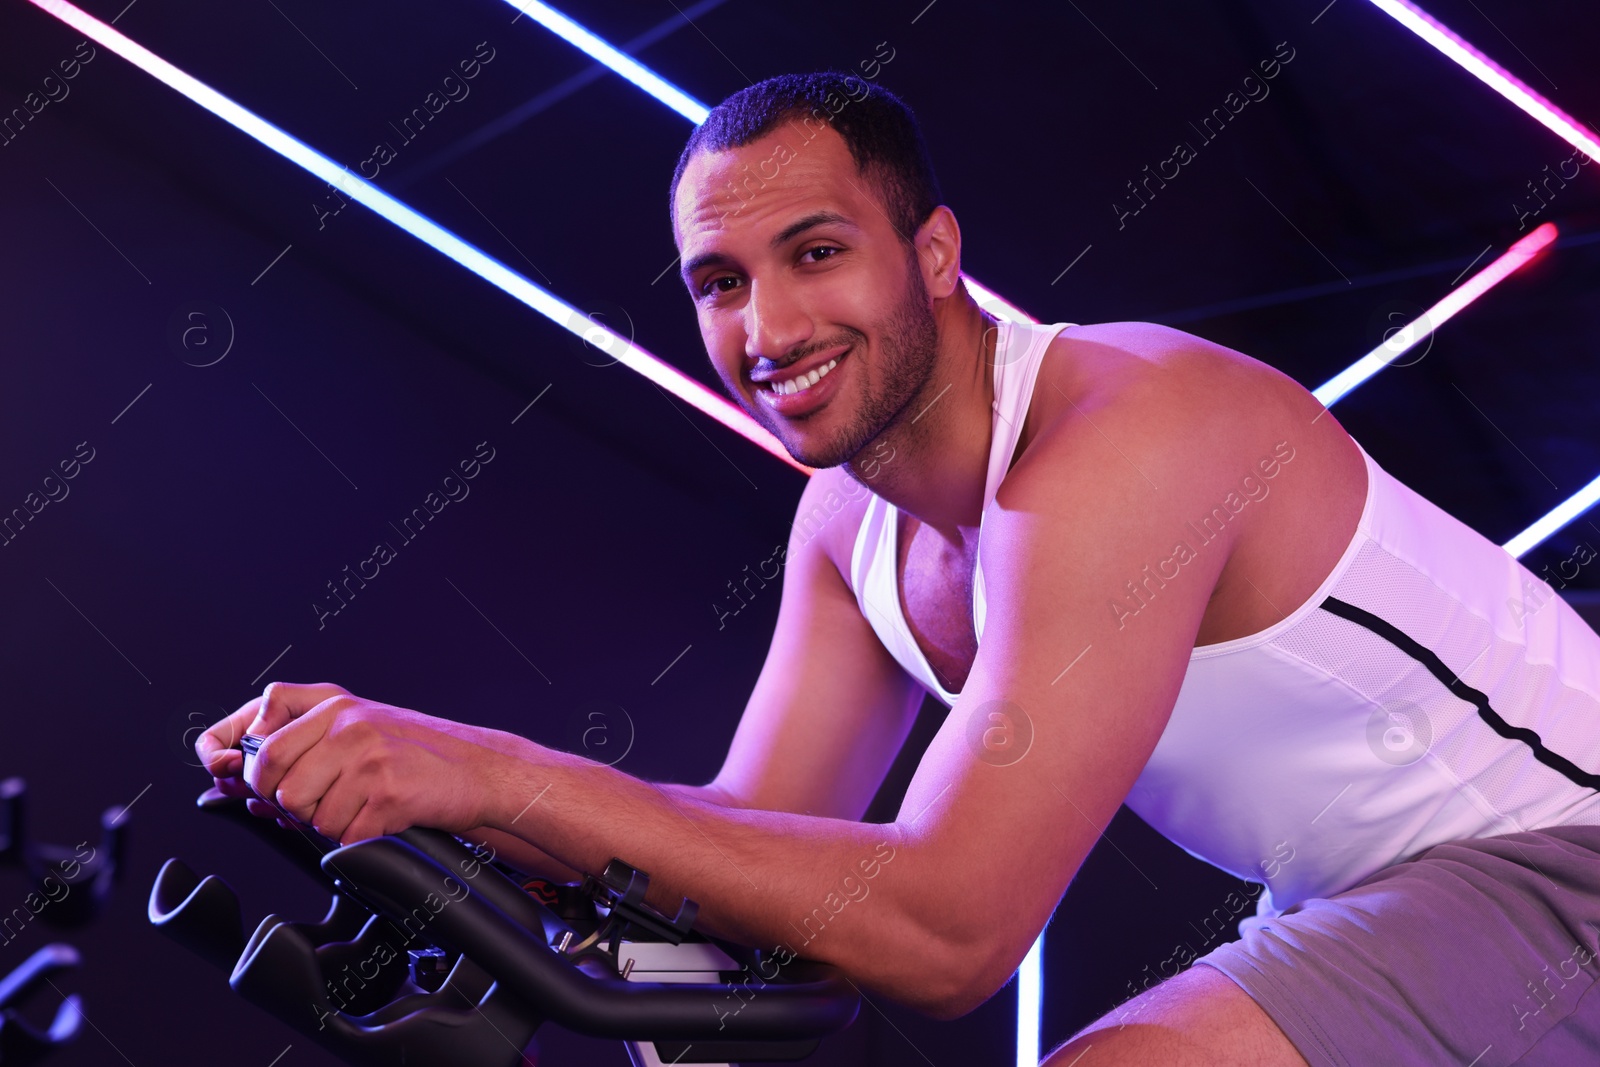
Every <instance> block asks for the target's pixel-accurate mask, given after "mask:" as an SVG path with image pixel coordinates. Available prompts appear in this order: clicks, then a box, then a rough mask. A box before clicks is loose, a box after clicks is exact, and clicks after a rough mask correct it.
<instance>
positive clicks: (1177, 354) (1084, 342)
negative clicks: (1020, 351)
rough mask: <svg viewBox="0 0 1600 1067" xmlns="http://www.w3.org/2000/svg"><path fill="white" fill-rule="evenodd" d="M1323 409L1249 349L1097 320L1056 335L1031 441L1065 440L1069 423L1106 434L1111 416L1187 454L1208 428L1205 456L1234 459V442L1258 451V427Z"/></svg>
mask: <svg viewBox="0 0 1600 1067" xmlns="http://www.w3.org/2000/svg"><path fill="white" fill-rule="evenodd" d="M1320 410H1321V405H1320V404H1318V403H1317V401H1316V399H1315V398H1314V397H1312V396H1311V394H1310V393H1309V392H1307V391H1306V389H1305V388H1304V387H1303V386H1301V385H1300V384H1299V383H1298V382H1295V381H1294V380H1293V379H1292V378H1289V377H1288V376H1287V375H1285V374H1283V373H1282V372H1281V371H1278V370H1276V369H1274V368H1273V367H1271V366H1269V365H1268V364H1266V363H1263V362H1261V361H1260V360H1257V359H1254V358H1252V357H1250V356H1247V355H1245V354H1244V353H1242V352H1237V351H1234V350H1233V349H1230V348H1226V347H1224V346H1222V345H1219V344H1215V343H1214V342H1211V341H1207V340H1206V339H1204V338H1202V337H1197V336H1195V335H1194V334H1190V333H1185V332H1183V331H1182V330H1175V329H1173V328H1171V327H1169V326H1161V325H1157V324H1156V323H1150V322H1108V323H1096V324H1089V325H1083V326H1072V327H1069V328H1067V329H1063V330H1062V331H1060V332H1059V333H1058V334H1056V336H1055V337H1054V338H1052V339H1051V342H1050V345H1049V348H1048V349H1047V350H1046V352H1045V354H1044V357H1043V360H1042V362H1041V364H1040V367H1039V376H1038V380H1037V381H1036V382H1035V383H1034V389H1033V398H1032V403H1031V405H1030V408H1029V412H1028V420H1027V421H1028V423H1029V426H1028V433H1027V437H1028V442H1027V443H1028V444H1030V445H1031V444H1033V443H1035V442H1038V443H1043V442H1045V441H1047V440H1050V439H1052V438H1053V437H1056V436H1059V432H1058V431H1059V430H1060V428H1061V427H1063V426H1077V427H1087V428H1088V432H1094V433H1103V432H1104V426H1103V425H1101V424H1102V423H1104V422H1110V423H1112V424H1115V425H1117V426H1118V427H1120V428H1121V429H1122V430H1123V431H1124V432H1125V433H1129V434H1133V435H1135V436H1136V437H1137V438H1138V439H1139V442H1140V443H1143V444H1154V445H1157V446H1158V447H1159V446H1166V447H1171V448H1176V449H1179V450H1192V449H1194V448H1195V447H1196V446H1197V445H1201V444H1202V442H1201V441H1197V440H1196V439H1195V435H1196V434H1203V435H1204V442H1203V444H1204V446H1205V448H1206V452H1207V454H1208V455H1209V456H1210V457H1211V458H1213V459H1214V460H1216V461H1217V462H1226V460H1227V459H1228V448H1229V447H1230V446H1231V445H1234V444H1237V445H1238V446H1239V447H1241V448H1249V447H1254V444H1255V441H1254V439H1255V438H1256V437H1257V436H1258V433H1256V432H1252V431H1254V430H1258V429H1260V428H1263V427H1266V426H1269V425H1274V424H1276V425H1283V424H1288V423H1291V422H1298V421H1301V420H1302V419H1303V420H1305V421H1309V420H1310V419H1312V418H1315V417H1316V415H1317V414H1318V413H1319V412H1320ZM1051 431H1057V432H1055V433H1052V432H1051ZM1058 458H1062V457H1058Z"/></svg>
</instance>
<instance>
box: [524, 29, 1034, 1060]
mask: <svg viewBox="0 0 1600 1067" xmlns="http://www.w3.org/2000/svg"><path fill="white" fill-rule="evenodd" d="M505 2H506V3H507V4H509V5H511V6H512V7H514V8H516V9H517V10H518V11H522V12H525V13H526V14H528V15H530V16H532V17H534V18H537V19H538V21H539V23H540V24H541V25H543V26H546V27H548V28H549V29H550V30H551V32H553V33H555V34H557V35H558V36H560V37H561V38H562V39H563V40H566V41H569V42H571V43H572V44H573V45H574V46H576V47H577V48H580V49H582V50H583V51H584V52H585V53H587V54H588V55H589V56H591V57H592V58H594V59H595V60H597V61H598V62H600V63H603V64H605V65H606V66H608V67H610V68H611V69H612V70H614V71H616V72H617V73H618V74H620V75H622V76H623V77H624V78H627V79H628V80H629V81H631V82H632V83H633V84H635V85H637V86H638V87H639V88H641V89H643V90H644V91H645V92H647V93H649V94H650V95H651V96H653V97H655V98H656V99H657V100H659V101H661V102H662V103H663V104H666V105H667V106H668V107H670V108H672V110H674V111H676V112H677V113H678V114H680V115H682V116H683V117H684V118H686V119H688V120H689V121H690V122H692V123H694V124H695V125H696V126H698V125H700V124H701V123H703V122H704V121H705V120H706V115H707V114H709V113H710V109H709V108H707V107H706V106H705V105H704V104H701V103H700V102H699V101H698V100H695V99H694V97H692V96H690V95H689V94H687V93H685V92H684V91H683V90H681V89H679V88H678V87H677V86H676V85H673V84H672V83H671V82H669V81H667V80H666V79H665V78H662V77H661V76H659V75H658V74H656V73H655V72H654V71H652V70H650V69H648V68H647V67H645V66H644V65H642V64H640V63H639V62H637V61H636V60H634V59H632V58H631V57H629V56H627V55H625V54H624V53H622V52H621V51H619V50H618V49H617V48H615V47H614V46H612V45H611V44H609V43H607V42H606V41H604V40H601V39H600V38H599V37H597V36H595V35H594V34H593V33H591V32H589V31H588V30H587V29H585V28H583V27H582V26H580V25H578V24H577V23H576V22H574V21H572V20H571V19H569V18H567V16H565V15H563V14H561V13H560V12H558V11H556V10H554V9H553V8H551V7H550V6H549V5H547V4H544V3H540V2H539V0H524V2H520V3H519V2H518V0H505ZM685 101H687V102H688V103H689V104H690V105H692V108H688V107H685V106H683V102H685ZM961 277H962V280H963V281H965V282H966V284H967V291H968V292H969V293H970V294H971V295H972V298H973V300H974V301H975V302H976V303H977V304H978V306H979V307H981V308H983V309H984V310H985V311H987V312H989V314H991V315H994V316H995V317H996V318H999V319H1003V320H1008V321H1013V322H1017V321H1021V322H1038V321H1039V320H1038V319H1035V318H1034V317H1033V316H1032V315H1029V314H1028V313H1027V312H1025V311H1023V310H1022V309H1021V308H1019V307H1017V306H1016V305H1015V304H1013V303H1011V302H1010V301H1009V300H1006V299H1005V298H1004V297H1002V296H1001V295H1000V294H998V293H996V292H995V291H994V290H992V289H990V288H989V287H987V286H985V285H983V284H981V283H979V282H978V281H976V280H975V279H974V278H973V277H972V276H971V275H969V274H966V273H965V272H963V273H962V275H961ZM1043 955H1044V933H1043V932H1040V934H1039V937H1038V939H1037V940H1036V941H1034V943H1033V947H1032V948H1031V949H1029V950H1028V955H1027V956H1026V957H1024V959H1023V961H1022V966H1021V967H1019V968H1018V969H1017V1063H1018V1064H1019V1065H1020V1064H1023V1062H1024V1060H1025V1059H1026V1067H1034V1065H1035V1064H1037V1063H1038V1062H1039V1000H1040V996H1041V993H1042V991H1043V989H1044V971H1043V962H1042V959H1043ZM1025 1051H1026V1055H1025Z"/></svg>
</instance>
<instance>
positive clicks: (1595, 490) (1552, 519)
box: [1505, 478, 1600, 558]
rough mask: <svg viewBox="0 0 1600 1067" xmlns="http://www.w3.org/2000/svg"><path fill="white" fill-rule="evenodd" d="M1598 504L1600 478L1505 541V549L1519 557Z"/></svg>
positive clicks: (1599, 500)
mask: <svg viewBox="0 0 1600 1067" xmlns="http://www.w3.org/2000/svg"><path fill="white" fill-rule="evenodd" d="M1595 504H1600V478H1596V479H1595V480H1594V481H1592V482H1590V483H1589V484H1588V485H1586V486H1584V487H1583V488H1582V489H1579V490H1578V491H1577V492H1576V493H1573V494H1572V495H1571V496H1570V497H1568V498H1567V499H1566V500H1565V501H1563V502H1562V503H1561V504H1559V505H1557V506H1556V507H1555V508H1554V509H1553V510H1552V511H1551V512H1550V513H1549V514H1547V515H1546V516H1545V517H1544V518H1542V519H1540V520H1539V521H1538V522H1536V523H1534V524H1533V525H1532V526H1530V527H1528V528H1527V529H1526V530H1523V531H1522V532H1521V533H1519V534H1517V536H1515V537H1513V538H1512V539H1511V540H1509V541H1507V542H1506V543H1505V550H1506V551H1507V552H1509V553H1511V554H1512V555H1513V556H1516V557H1518V558H1521V557H1522V556H1523V555H1525V554H1526V553H1527V552H1528V550H1529V549H1531V548H1533V547H1534V546H1535V545H1537V544H1538V543H1539V542H1541V541H1543V540H1544V539H1545V538H1547V537H1549V536H1550V535H1551V534H1553V533H1555V532H1556V531H1558V530H1560V529H1561V528H1562V527H1563V526H1565V525H1566V524H1567V523H1569V522H1571V521H1572V520H1573V519H1575V518H1577V517H1578V516H1579V515H1582V514H1583V513H1584V512H1585V511H1588V510H1589V509H1590V508H1592V507H1594V506H1595Z"/></svg>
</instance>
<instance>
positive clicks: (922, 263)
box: [913, 204, 961, 300]
mask: <svg viewBox="0 0 1600 1067" xmlns="http://www.w3.org/2000/svg"><path fill="white" fill-rule="evenodd" d="M913 244H914V245H915V246H916V250H917V268H918V269H919V270H921V271H922V284H923V285H924V287H926V288H927V290H928V295H929V296H930V297H933V298H934V299H935V300H938V299H940V298H942V297H947V296H949V295H950V294H951V293H953V292H955V288H956V286H957V285H958V284H959V283H960V281H961V227H960V225H958V224H957V223H956V216H955V212H953V211H951V210H950V209H949V208H947V207H945V206H944V205H943V204H940V205H939V206H938V207H936V208H934V209H933V210H932V211H931V212H929V213H928V217H927V218H926V219H924V220H923V222H922V225H921V226H920V227H918V228H917V233H916V236H915V237H914V238H913Z"/></svg>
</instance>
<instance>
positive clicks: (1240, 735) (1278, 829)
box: [850, 322, 1600, 917]
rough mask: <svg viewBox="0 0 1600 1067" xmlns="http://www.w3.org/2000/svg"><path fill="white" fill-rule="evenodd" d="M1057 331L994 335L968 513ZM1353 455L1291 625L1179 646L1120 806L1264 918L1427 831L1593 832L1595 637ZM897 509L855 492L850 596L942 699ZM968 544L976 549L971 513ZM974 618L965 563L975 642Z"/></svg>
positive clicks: (1599, 672) (1410, 848)
mask: <svg viewBox="0 0 1600 1067" xmlns="http://www.w3.org/2000/svg"><path fill="white" fill-rule="evenodd" d="M1070 325H1071V324H1069V323H1055V324H1053V325H1046V324H1038V325H1035V324H1032V323H1009V322H1007V323H1002V325H1001V328H1000V334H999V338H998V341H997V344H996V351H995V359H994V364H995V366H994V382H995V387H994V395H995V402H994V418H993V420H992V425H993V431H992V436H991V445H990V454H989V468H988V477H987V478H986V481H985V486H984V497H983V503H984V509H985V511H987V509H988V505H989V502H990V501H992V500H993V499H994V496H995V493H996V491H997V490H998V489H999V487H1000V482H1001V480H1002V479H1003V478H1004V477H1005V475H1006V472H1007V470H1008V468H1009V467H1010V463H1011V456H1012V453H1013V451H1014V450H1015V448H1016V442H1017V437H1018V435H1019V434H1020V432H1021V429H1022V425H1023V419H1024V417H1025V416H1026V415H1027V410H1028V404H1029V401H1030V400H1031V399H1032V395H1033V385H1034V381H1035V379H1036V378H1037V376H1038V371H1039V365H1040V363H1041V361H1042V359H1043V357H1044V353H1045V351H1046V349H1047V347H1048V346H1049V344H1050V341H1051V340H1052V339H1053V338H1054V337H1055V336H1056V334H1057V333H1059V332H1060V331H1061V330H1062V329H1065V328H1067V327H1068V326H1070ZM1358 447H1359V445H1358ZM1361 455H1362V458H1363V459H1364V460H1365V462H1366V468H1367V495H1366V502H1365V504H1364V505H1363V507H1362V510H1361V520H1360V523H1359V524H1358V526H1357V528H1356V532H1355V534H1354V536H1352V537H1351V539H1350V543H1349V545H1348V546H1346V548H1345V550H1344V553H1343V555H1341V556H1340V557H1339V561H1338V563H1336V564H1335V565H1334V567H1333V570H1332V571H1331V572H1330V573H1329V574H1328V576H1327V578H1326V579H1325V580H1324V581H1323V582H1322V585H1321V586H1320V587H1318V589H1317V591H1316V592H1315V593H1313V594H1312V595H1311V596H1310V597H1309V598H1308V599H1307V600H1306V601H1305V603H1303V604H1301V605H1300V606H1299V607H1297V608H1296V609H1295V610H1294V611H1293V612H1291V613H1290V614H1289V616H1288V617H1287V618H1285V619H1283V620H1281V621H1279V622H1277V623H1274V624H1273V625H1272V626H1269V627H1267V628H1266V629H1264V630H1261V631H1260V632H1258V633H1254V634H1251V635H1249V636H1248V637H1241V638H1238V639H1236V640H1232V641H1224V642H1221V643H1218V644H1212V645H1202V646H1200V647H1198V648H1196V649H1194V651H1193V652H1192V653H1191V655H1190V657H1189V667H1188V671H1187V673H1186V674H1185V675H1184V679H1183V685H1182V687H1181V688H1180V690H1179V693H1178V698H1177V702H1176V704H1175V705H1174V706H1173V709H1172V715H1171V717H1170V719H1169V721H1168V723H1167V727H1166V729H1165V730H1164V731H1163V732H1162V735H1161V738H1160V740H1159V741H1158V742H1157V744H1156V747H1155V750H1154V751H1153V752H1152V753H1151V755H1150V760H1149V762H1148V763H1147V764H1146V765H1145V768H1144V770H1143V771H1142V772H1141V773H1140V775H1139V778H1138V780H1137V781H1136V782H1135V783H1134V785H1133V788H1132V790H1131V791H1130V792H1129V794H1128V796H1127V800H1126V803H1127V805H1128V807H1130V808H1132V809H1133V810H1134V811H1135V812H1137V813H1138V814H1139V815H1140V816H1141V817H1142V818H1143V819H1144V820H1145V821H1146V822H1148V823H1149V824H1150V825H1151V826H1153V827H1155V828H1156V829H1157V830H1158V831H1160V832H1161V833H1162V834H1163V835H1165V836H1166V837H1167V838H1168V839H1170V840H1171V841H1173V842H1174V843H1176V844H1177V845H1179V846H1180V847H1181V848H1183V849H1184V850H1185V851H1186V852H1188V853H1190V854H1191V855H1193V856H1196V857H1198V858H1200V859H1202V860H1204V861H1206V862H1207V863H1210V864H1212V865H1214V866H1216V867H1219V868H1221V869H1222V870H1224V871H1227V872H1229V873H1231V874H1233V875H1235V876H1237V877H1239V878H1243V879H1246V880H1249V881H1252V882H1258V883H1263V884H1265V886H1266V887H1267V888H1266V891H1265V892H1263V893H1262V894H1261V895H1260V897H1259V899H1258V902H1257V907H1256V910H1257V913H1258V914H1259V915H1262V916H1267V917H1272V916H1276V915H1278V914H1280V913H1281V912H1282V910H1283V909H1285V908H1288V907H1290V906H1292V905H1294V904H1296V903H1298V902H1300V901H1302V900H1305V899H1307V898H1310V897H1325V896H1331V895H1333V894H1335V893H1339V892H1342V891H1343V890H1345V889H1348V888H1350V887H1351V886H1353V885H1355V884H1356V883H1357V882H1359V881H1361V880H1362V879H1364V878H1366V877H1367V876H1368V875H1370V874H1372V873H1373V872H1375V871H1377V870H1380V869H1381V868H1383V867H1386V866H1389V865H1390V864H1393V863H1398V862H1400V861H1401V860H1404V859H1406V858H1408V857H1410V856H1413V855H1415V854H1417V853H1418V852H1421V851H1423V850H1424V849H1427V848H1429V847H1431V846H1433V845H1436V844H1439V843H1441V842H1444V841H1452V840H1457V839H1461V838H1468V837H1488V836H1493V835H1497V834H1506V833H1514V832H1517V831H1520V830H1535V829H1541V828H1544V827H1548V826H1557V825H1563V824H1571V823H1600V635H1597V634H1596V633H1595V631H1594V630H1591V629H1590V628H1589V626H1588V625H1587V624H1586V623H1584V621H1583V620H1582V618H1580V617H1579V616H1578V614H1577V613H1576V612H1575V611H1574V610H1573V609H1572V607H1571V606H1570V605H1569V604H1568V603H1567V602H1566V601H1565V600H1563V599H1562V598H1561V597H1560V596H1559V595H1558V594H1557V593H1556V592H1555V591H1554V590H1553V589H1551V588H1550V586H1549V585H1548V584H1546V583H1545V582H1542V581H1540V580H1539V579H1538V578H1536V577H1535V576H1534V575H1533V574H1532V573H1531V572H1530V571H1529V570H1528V569H1527V568H1525V567H1523V566H1522V565H1521V564H1520V563H1519V562H1518V561H1517V560H1516V559H1515V558H1513V557H1512V556H1511V554H1510V553H1508V552H1507V551H1505V549H1503V548H1501V547H1500V546H1499V545H1496V544H1495V543H1493V542H1492V541H1489V540H1488V539H1486V538H1484V537H1483V536H1482V535H1480V534H1478V533H1477V532H1476V531H1474V530H1472V529H1471V528H1469V527H1468V526H1466V525H1465V524H1463V523H1462V522H1460V521H1458V520H1457V519H1455V518H1453V517H1452V516H1450V515H1448V514H1446V513H1445V512H1444V511H1442V510H1440V509H1439V508H1438V507H1436V506H1434V505H1433V504H1432V503H1430V502H1429V501H1427V500H1426V499H1424V498H1423V497H1421V496H1419V495H1418V494H1417V493H1415V492H1413V491H1412V490H1411V489H1409V488H1407V487H1406V486H1405V485H1403V484H1401V483H1400V482H1398V481H1396V480H1395V479H1394V478H1393V477H1392V476H1390V475H1389V474H1388V473H1387V472H1385V471H1384V470H1383V469H1382V468H1381V467H1379V466H1378V464H1377V463H1376V462H1374V461H1373V459H1372V457H1371V456H1369V455H1367V453H1366V450H1365V449H1362V450H1361ZM896 519H897V509H896V508H895V507H894V505H892V504H890V503H888V502H887V501H885V500H883V499H882V498H881V497H879V496H877V495H876V494H874V495H872V496H870V497H869V498H868V500H867V506H866V510H865V513H864V515H863V517H862V520H861V526H860V528H859V529H858V531H857V533H856V540H855V546H854V549H853V551H852V553H851V557H850V584H851V586H852V588H853V589H854V592H855V596H856V600H857V603H858V604H859V605H860V607H861V612H862V614H863V615H864V616H865V617H866V618H867V620H868V621H869V622H870V623H871V625H872V628H873V629H874V630H875V631H876V632H877V634H878V637H879V639H880V640H881V641H882V642H883V645H884V647H885V648H886V649H888V651H889V653H890V654H891V655H893V656H894V658H895V659H896V660H898V661H899V663H900V665H901V666H902V667H904V668H905V670H906V671H907V672H908V673H909V674H910V675H911V676H912V677H913V678H915V679H916V680H917V681H918V682H920V683H921V684H922V686H923V687H924V688H925V689H926V690H927V691H928V692H930V693H932V694H933V695H934V696H936V697H938V698H939V700H941V701H943V702H944V704H945V705H946V706H947V707H948V706H953V705H954V704H955V701H956V698H957V696H958V695H959V694H957V693H951V692H949V691H947V690H946V689H944V688H943V686H941V685H940V684H939V681H938V679H937V678H936V677H935V676H934V673H933V671H932V670H931V669H930V668H929V666H928V662H927V659H926V657H924V656H923V654H922V650H921V649H920V648H919V647H918V646H917V643H916V640H915V639H914V638H913V637H912V636H911V631H910V629H909V627H908V626H907V625H906V621H905V616H904V614H903V613H902V611H901V608H900V597H899V594H898V590H897V589H896V576H895V571H896V566H895V561H896V558H897V556H896V544H895V541H896ZM979 534H980V546H981V534H982V524H981V520H980V525H979ZM980 558H981V557H980ZM1129 606H1130V607H1131V606H1132V601H1130V602H1129ZM984 609H985V605H984V587H983V570H982V567H981V565H980V566H979V567H978V570H977V573H976V574H975V575H974V580H973V597H972V613H973V627H974V633H975V634H976V635H977V637H978V638H979V639H980V641H981V639H982V637H983V621H984Z"/></svg>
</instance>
